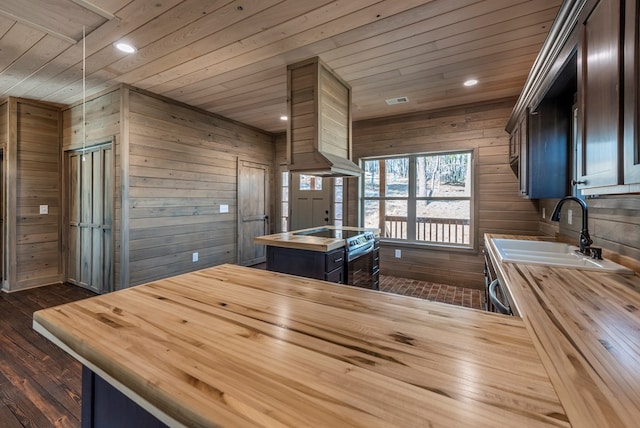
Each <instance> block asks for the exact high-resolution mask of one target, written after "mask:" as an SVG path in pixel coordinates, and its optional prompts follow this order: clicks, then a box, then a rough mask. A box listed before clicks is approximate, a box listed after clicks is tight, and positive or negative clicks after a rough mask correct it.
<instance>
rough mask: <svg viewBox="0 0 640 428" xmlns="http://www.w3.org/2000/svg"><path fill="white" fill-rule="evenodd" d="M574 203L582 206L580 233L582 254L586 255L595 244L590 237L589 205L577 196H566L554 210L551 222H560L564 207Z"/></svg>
mask: <svg viewBox="0 0 640 428" xmlns="http://www.w3.org/2000/svg"><path fill="white" fill-rule="evenodd" d="M568 201H574V202H577V203H578V204H579V205H580V208H581V209H582V230H581V231H580V245H579V247H580V252H581V253H583V254H584V253H585V251H588V247H589V246H590V245H591V244H593V241H592V240H591V237H590V236H589V207H588V206H587V203H586V202H585V201H583V200H582V199H580V198H576V197H575V196H565V197H564V198H562V199H560V200H559V201H558V203H557V204H556V206H555V208H554V209H553V213H552V214H551V221H560V211H561V210H562V206H563V205H564V204H565V203H566V202H568Z"/></svg>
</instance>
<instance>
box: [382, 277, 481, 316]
mask: <svg viewBox="0 0 640 428" xmlns="http://www.w3.org/2000/svg"><path fill="white" fill-rule="evenodd" d="M380 290H381V291H386V292H388V293H395V294H402V295H404V296H412V297H418V298H421V299H427V300H432V301H434V302H442V303H449V304H452V305H458V306H464V307H467V308H474V309H484V303H483V300H484V296H483V294H484V293H483V292H482V291H481V290H476V289H473V288H465V287H456V286H453V285H446V284H437V283H434V282H428V281H418V280H415V279H408V278H398V277H395V276H388V275H380Z"/></svg>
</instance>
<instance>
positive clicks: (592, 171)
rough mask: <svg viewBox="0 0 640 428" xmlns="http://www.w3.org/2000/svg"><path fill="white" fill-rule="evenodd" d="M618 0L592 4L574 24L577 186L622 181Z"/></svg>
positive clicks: (606, 184) (615, 183) (614, 183)
mask: <svg viewBox="0 0 640 428" xmlns="http://www.w3.org/2000/svg"><path fill="white" fill-rule="evenodd" d="M620 1H621V0H599V1H597V2H595V6H594V7H593V8H592V9H591V10H587V11H586V13H585V14H583V15H582V16H581V20H580V23H579V25H580V28H579V30H580V32H581V37H580V49H579V57H578V79H579V87H580V90H579V94H580V106H581V126H580V131H581V135H580V136H579V146H580V147H579V150H578V157H579V158H578V161H579V166H580V169H581V177H580V181H584V182H585V184H583V185H582V186H581V188H590V187H597V186H611V185H617V184H619V183H620V182H621V168H620V166H621V161H620V160H621V159H620V154H621V147H620V144H621V141H622V139H621V126H620V121H621V112H620V93H619V87H618V85H619V83H620V62H621V52H620V49H621V44H620V40H621V37H620Z"/></svg>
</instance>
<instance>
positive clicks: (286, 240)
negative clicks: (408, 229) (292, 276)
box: [253, 226, 380, 252]
mask: <svg viewBox="0 0 640 428" xmlns="http://www.w3.org/2000/svg"><path fill="white" fill-rule="evenodd" d="M316 229H342V230H357V231H361V232H364V231H371V232H374V233H375V234H376V235H379V234H380V229H371V228H364V227H353V226H343V227H336V226H319V227H312V228H310V229H300V230H294V231H291V232H282V233H274V234H272V235H264V236H258V237H256V238H254V239H253V242H254V243H256V244H263V245H270V246H273V247H284V248H295V249H298V250H310V251H322V252H328V251H331V250H335V249H336V248H340V247H344V239H338V238H322V237H319V236H310V235H297V233H299V232H306V231H310V230H316Z"/></svg>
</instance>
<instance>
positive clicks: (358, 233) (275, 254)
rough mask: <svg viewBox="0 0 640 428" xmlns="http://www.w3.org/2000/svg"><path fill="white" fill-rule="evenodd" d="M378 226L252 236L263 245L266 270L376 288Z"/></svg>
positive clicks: (330, 227) (317, 228) (378, 266)
mask: <svg viewBox="0 0 640 428" xmlns="http://www.w3.org/2000/svg"><path fill="white" fill-rule="evenodd" d="M379 234H380V230H379V229H368V228H359V227H347V226H345V227H337V226H320V227H315V228H309V229H302V230H295V231H291V232H283V233H276V234H273V235H266V236H259V237H256V238H254V242H255V243H256V244H264V245H266V246H267V251H266V253H267V257H266V265H267V270H270V271H273V272H280V273H288V274H291V275H299V276H304V277H307V278H315V279H322V280H325V281H329V282H335V283H338V284H349V285H353V286H357V287H363V288H369V289H373V290H377V289H378V288H379V282H380V281H379V276H380V275H379V271H380V251H379V250H380V246H379V241H378V239H377V238H376V236H378V235H379Z"/></svg>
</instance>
